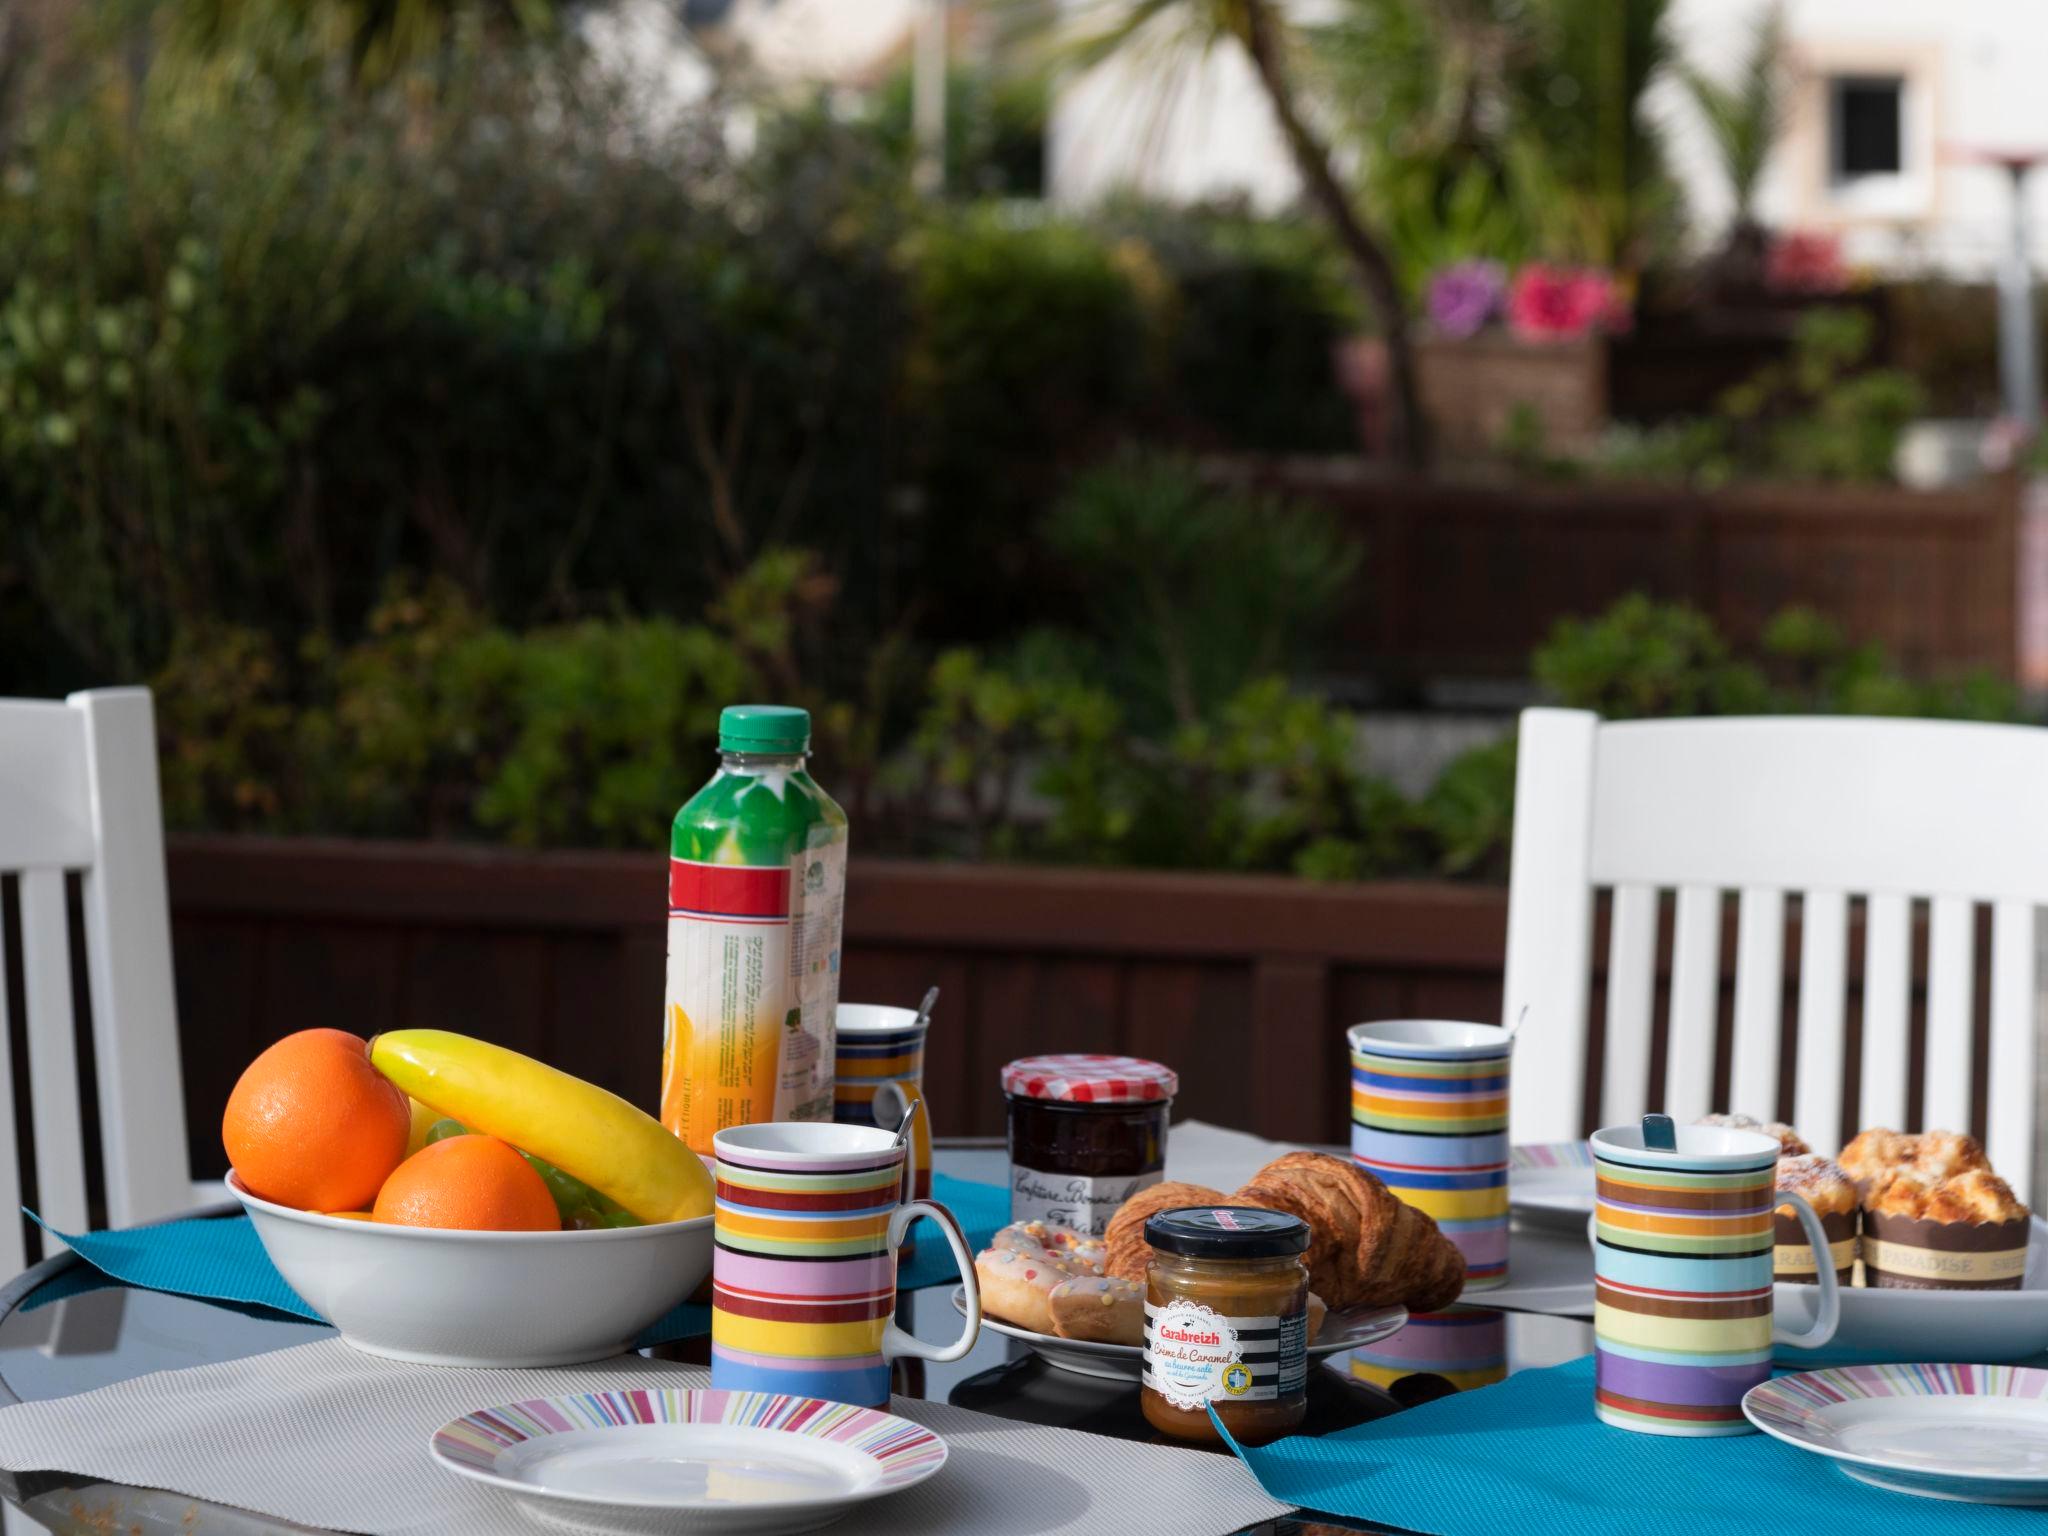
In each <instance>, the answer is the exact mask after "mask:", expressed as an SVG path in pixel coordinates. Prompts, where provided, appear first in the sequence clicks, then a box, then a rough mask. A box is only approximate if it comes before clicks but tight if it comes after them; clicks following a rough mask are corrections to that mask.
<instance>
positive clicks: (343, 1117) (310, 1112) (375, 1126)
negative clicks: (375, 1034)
mask: <svg viewBox="0 0 2048 1536" xmlns="http://www.w3.org/2000/svg"><path fill="white" fill-rule="evenodd" d="M411 1126H412V1112H411V1110H410V1108H409V1107H408V1106H407V1104H406V1099H405V1095H404V1094H402V1093H400V1092H399V1091H398V1089H397V1088H396V1087H395V1086H393V1085H392V1083H391V1082H390V1081H389V1080H387V1079H386V1078H385V1076H384V1074H383V1073H381V1072H379V1071H378V1070H377V1069H376V1068H375V1067H373V1066H371V1065H370V1055H369V1045H368V1043H367V1042H366V1041H364V1040H363V1039H362V1038H361V1037H359V1036H356V1035H351V1034H349V1033H348V1032H347V1031H346V1030H340V1029H304V1030H300V1031H299V1033H297V1034H295V1035H286V1036H285V1037H284V1038H283V1039H282V1040H280V1041H278V1042H277V1043H276V1044H275V1045H273V1046H271V1047H270V1048H269V1049H268V1050H266V1051H265V1052H264V1053H263V1054H262V1055H260V1056H258V1057H257V1058H256V1059H255V1060H254V1061H252V1062H250V1063H249V1065H248V1066H247V1067H246V1068H245V1069H244V1070H243V1072H242V1076H241V1080H240V1081H239V1082H237V1083H236V1084H235V1091H234V1092H233V1093H231V1094H229V1095H228V1108H227V1113H226V1114H225V1115H223V1116H222V1117H221V1123H220V1139H221V1141H222V1142H223V1143H224V1144H225V1145H226V1147H227V1151H228V1161H229V1162H230V1163H231V1164H233V1165H234V1170H235V1173H236V1174H237V1175H238V1176H239V1177H240V1178H241V1181H242V1183H243V1184H245V1185H246V1186H247V1187H248V1188H249V1190H250V1191H251V1192H252V1193H254V1194H258V1195H261V1196H262V1197H263V1198H264V1199H265V1200H274V1201H276V1202H277V1203H278V1204H279V1205H289V1206H294V1207H296V1208H297V1209H299V1210H302V1211H353V1210H360V1209H362V1208H363V1207H364V1206H367V1205H368V1204H369V1203H370V1202H371V1201H372V1200H374V1199H376V1198H377V1191H378V1190H379V1189H380V1188H382V1187H383V1184H384V1180H385V1178H386V1177H387V1176H388V1175H389V1174H390V1172H391V1170H392V1169H394V1168H396V1167H397V1166H398V1165H399V1163H400V1161H401V1160H403V1158H404V1157H405V1138H406V1133H407V1131H409V1130H410V1129H411Z"/></svg>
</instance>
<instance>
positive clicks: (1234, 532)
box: [1045, 454, 1359, 730]
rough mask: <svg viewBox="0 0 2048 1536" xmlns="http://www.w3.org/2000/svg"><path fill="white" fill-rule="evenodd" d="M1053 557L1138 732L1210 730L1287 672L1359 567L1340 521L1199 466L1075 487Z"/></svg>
mask: <svg viewBox="0 0 2048 1536" xmlns="http://www.w3.org/2000/svg"><path fill="white" fill-rule="evenodd" d="M1045 539H1046V543H1047V544H1048V546H1049V547H1050V549H1051V550H1052V552H1053V553H1054V554H1055V555H1057V556H1058V557H1059V558H1060V560H1061V562H1062V565H1063V566H1064V567H1065V568H1067V569H1068V570H1069V571H1070V572H1071V573H1072V575H1073V578H1074V580H1075V583H1076V585H1077V587H1078V589H1079V596H1080V598H1081V606H1082V610H1083V614H1084V618H1083V626H1084V628H1085V630H1086V632H1088V633H1090V634H1092V635H1093V636H1094V637H1095V639H1096V641H1097V643H1098V645H1099V648H1100V654H1101V662H1100V665H1101V666H1102V668H1103V670H1104V674H1105V675H1106V676H1107V677H1109V678H1110V679H1111V681H1112V684H1113V686H1114V687H1115V688H1116V689H1117V691H1118V693H1119V695H1120V696H1122V697H1124V698H1127V699H1129V700H1130V701H1131V706H1132V709H1133V712H1134V717H1135V719H1136V721H1137V723H1138V724H1139V725H1140V726H1141V727H1142V728H1145V729H1150V730H1159V729H1162V728H1164V727H1165V726H1166V725H1167V724H1168V723H1174V724H1178V725H1181V726H1189V725H1193V724H1196V723H1197V722H1199V721H1202V720H1204V719H1207V718H1210V717H1211V715H1212V714H1213V713H1214V711H1215V710H1216V709H1217V708H1219V707H1220V706H1222V705H1223V703H1224V702H1225V701H1226V700H1227V699H1229V698H1231V697H1232V696H1233V695H1236V694H1237V693H1238V692H1239V691H1240V690H1242V689H1243V688H1245V687H1246V686H1248V685H1249V684H1250V683H1251V682H1252V680H1254V679H1255V678H1258V677H1260V676H1263V675H1265V674H1268V673H1272V672H1286V671H1291V670H1292V669H1293V668H1294V667H1295V666H1296V665H1297V664H1298V663H1299V662H1300V661H1301V660H1302V659H1303V657H1304V655H1305V652H1306V649H1307V646H1308V644H1309V642H1310V641H1312V640H1314V639H1315V638H1316V637H1317V636H1318V634H1319V632H1320V630H1321V628H1322V626H1323V625H1324V624H1325V623H1326V622H1327V621H1328V619H1329V618H1330V616H1331V615H1332V613H1333V612H1334V611H1335V609H1336V605H1337V603H1338V601H1339V599H1340V598H1341V597H1342V596H1343V593H1344V591H1345V589H1346V586H1347V584H1348V583H1349V582H1350V580H1351V577H1352V574H1353V573H1354V572H1355V571H1356V569H1357V567H1358V560H1359V552H1358V545H1357V541H1356V540H1355V539H1354V538H1353V537H1351V536H1350V535H1349V534H1347V533H1346V531H1345V530H1344V528H1343V526H1342V524H1341V523H1340V522H1339V521H1338V518H1337V515H1336V514H1335V513H1333V512H1331V511H1330V510H1329V509H1327V508H1325V507H1322V506H1318V505H1313V504H1309V503H1291V502H1285V501H1282V500H1280V499H1278V498H1276V497H1272V496H1263V495H1259V494H1257V493H1256V492H1251V491H1245V490H1239V489H1236V488H1233V487H1227V486H1220V485H1217V484H1216V483H1214V482H1213V481H1212V480H1210V479H1208V478H1206V477H1205V476H1204V475H1203V474H1202V473H1201V471H1200V470H1199V469H1198V468H1197V467H1196V466H1195V465H1194V464H1192V463H1191V462H1189V461H1187V460H1184V459H1179V458H1173V457H1163V456H1159V455H1141V454H1127V455H1124V456H1121V457H1119V458H1117V459H1114V460H1111V461H1109V462H1107V463H1105V464H1103V465H1101V466H1098V467H1097V468H1095V469H1092V470H1089V471H1087V472H1085V473H1084V474H1082V475H1080V476H1079V477H1077V478H1076V479H1075V481H1074V483H1073V484H1072V486H1071V487H1070V488H1069V489H1068V491H1067V493H1066V495H1065V496H1064V497H1062V498H1061V500H1060V501H1059V503H1058V504H1057V505H1056V506H1055V507H1054V509H1053V511H1052V514H1051V516H1050V517H1049V518H1048V519H1047V523H1046V530H1045Z"/></svg>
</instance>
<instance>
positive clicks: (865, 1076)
mask: <svg viewBox="0 0 2048 1536" xmlns="http://www.w3.org/2000/svg"><path fill="white" fill-rule="evenodd" d="M834 1025H835V1029H836V1033H837V1037H838V1043H837V1045H836V1046H835V1047H834V1050H835V1056H834V1062H833V1065H834V1072H833V1083H832V1118H833V1119H834V1120H836V1121H838V1122H839V1123H840V1124H841V1125H878V1126H884V1127H886V1128H887V1129H889V1130H891V1131H893V1130H895V1129H896V1124H897V1122H898V1121H900V1120H901V1119H902V1118H903V1112H904V1110H906V1109H908V1108H909V1107H910V1106H911V1105H913V1104H915V1105H917V1106H918V1111H917V1118H916V1119H914V1120H912V1121H911V1122H910V1172H911V1180H910V1183H911V1187H910V1194H911V1196H912V1198H914V1199H918V1200H928V1199H930V1198H931V1192H932V1125H931V1110H930V1108H929V1106H927V1105H926V1104H925V1102H924V1037H925V1033H926V1031H927V1030H929V1029H930V1028H931V1020H930V1019H924V1020H922V1021H920V1019H919V1016H918V1011H917V1010H916V1009H915V1008H890V1007H886V1006H884V1005H882V1004H880V1003H841V1004H840V1005H839V1009H838V1014H837V1017H836V1019H835V1021H834Z"/></svg>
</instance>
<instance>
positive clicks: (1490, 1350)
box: [1351, 1307, 1508, 1392]
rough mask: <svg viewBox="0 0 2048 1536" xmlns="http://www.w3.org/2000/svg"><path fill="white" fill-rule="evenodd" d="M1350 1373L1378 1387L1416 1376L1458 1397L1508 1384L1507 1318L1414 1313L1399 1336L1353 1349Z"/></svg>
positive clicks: (1478, 1312) (1480, 1312)
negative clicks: (1441, 1383)
mask: <svg viewBox="0 0 2048 1536" xmlns="http://www.w3.org/2000/svg"><path fill="white" fill-rule="evenodd" d="M1351 1374H1352V1376H1353V1377H1355V1378H1356V1379H1358V1380H1359V1381H1369V1382H1371V1383H1372V1384H1373V1385H1374V1386H1378V1387H1391V1386H1392V1385H1393V1384H1394V1383H1395V1382H1397V1381H1400V1380H1401V1379H1402V1378H1403V1377H1407V1376H1417V1375H1430V1376H1439V1377H1442V1378H1443V1379H1444V1380H1445V1381H1447V1382H1449V1383H1450V1384H1451V1385H1452V1386H1453V1387H1455V1388H1457V1389H1458V1390H1459V1391H1460V1392H1469V1391H1471V1390H1472V1389H1473V1388H1474V1387H1490V1386H1492V1385H1493V1384H1494V1383H1495V1382H1498V1381H1505V1380H1507V1375H1508V1319H1507V1314H1506V1313H1505V1312H1495V1311H1492V1310H1491V1309H1489V1308H1484V1307H1469V1308H1467V1307H1461V1308H1459V1309H1457V1310H1456V1311H1452V1312H1418V1313H1416V1314H1414V1315H1413V1316H1411V1317H1410V1318H1409V1319H1408V1326H1407V1327H1405V1328H1403V1329H1402V1330H1401V1331H1400V1332H1399V1333H1396V1334H1394V1335H1392V1336H1391V1337H1389V1338H1385V1339H1381V1340H1380V1341H1379V1342H1378V1343H1377V1344H1374V1345H1372V1346H1371V1347H1370V1348H1367V1349H1358V1350H1353V1351H1352V1353H1351Z"/></svg>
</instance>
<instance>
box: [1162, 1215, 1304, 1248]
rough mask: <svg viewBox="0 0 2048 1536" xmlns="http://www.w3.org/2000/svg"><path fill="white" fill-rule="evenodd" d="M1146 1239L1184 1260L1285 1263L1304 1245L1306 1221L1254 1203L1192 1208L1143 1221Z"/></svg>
mask: <svg viewBox="0 0 2048 1536" xmlns="http://www.w3.org/2000/svg"><path fill="white" fill-rule="evenodd" d="M1145 1241H1146V1242H1147V1243H1149V1244H1151V1245H1152V1246H1153V1247H1154V1248H1157V1249H1159V1250H1161V1251H1162V1252H1165V1253H1177V1254H1179V1255H1180V1256H1181V1257H1183V1258H1188V1259H1283V1258H1287V1257H1289V1256H1290V1255H1293V1254H1297V1253H1301V1252H1303V1251H1304V1250H1305V1249H1307V1247H1308V1223H1307V1222H1305V1221H1303V1220H1302V1219H1301V1218H1300V1217H1299V1216H1289V1215H1288V1214H1287V1213H1286V1212H1285V1211H1268V1210H1262V1209H1260V1208H1259V1207H1258V1206H1255V1205H1195V1206H1188V1207H1185V1208H1184V1209H1181V1210H1175V1211H1161V1212H1160V1213H1159V1214H1158V1215H1157V1216H1151V1217H1147V1218H1146V1221H1145Z"/></svg>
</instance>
